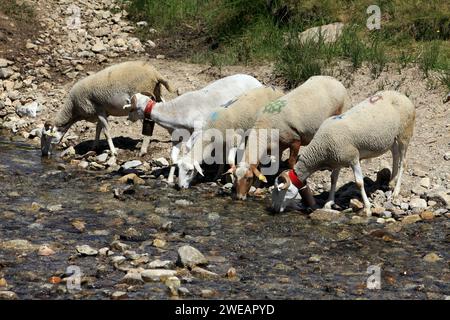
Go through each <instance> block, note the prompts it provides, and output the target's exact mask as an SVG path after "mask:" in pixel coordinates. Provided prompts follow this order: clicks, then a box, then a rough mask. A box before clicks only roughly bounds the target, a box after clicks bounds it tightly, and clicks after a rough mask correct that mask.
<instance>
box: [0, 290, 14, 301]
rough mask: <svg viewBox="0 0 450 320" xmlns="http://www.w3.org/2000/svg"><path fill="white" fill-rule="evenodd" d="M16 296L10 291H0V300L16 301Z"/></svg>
mask: <svg viewBox="0 0 450 320" xmlns="http://www.w3.org/2000/svg"><path fill="white" fill-rule="evenodd" d="M17 299H18V297H17V294H16V293H15V292H12V291H1V290H0V300H17Z"/></svg>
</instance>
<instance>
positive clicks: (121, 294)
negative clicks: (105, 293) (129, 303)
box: [111, 291, 128, 300]
mask: <svg viewBox="0 0 450 320" xmlns="http://www.w3.org/2000/svg"><path fill="white" fill-rule="evenodd" d="M127 298H128V294H127V293H126V292H124V291H116V292H114V293H113V294H112V295H111V299H112V300H123V299H127Z"/></svg>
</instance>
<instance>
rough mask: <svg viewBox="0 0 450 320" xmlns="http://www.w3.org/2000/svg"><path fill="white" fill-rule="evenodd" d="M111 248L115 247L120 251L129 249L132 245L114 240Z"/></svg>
mask: <svg viewBox="0 0 450 320" xmlns="http://www.w3.org/2000/svg"><path fill="white" fill-rule="evenodd" d="M111 248H113V249H114V250H117V251H119V252H124V251H126V250H128V249H129V248H130V246H129V245H127V244H125V243H123V242H120V241H113V242H112V243H111Z"/></svg>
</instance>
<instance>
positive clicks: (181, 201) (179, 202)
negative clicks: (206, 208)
mask: <svg viewBox="0 0 450 320" xmlns="http://www.w3.org/2000/svg"><path fill="white" fill-rule="evenodd" d="M175 204H176V205H177V206H181V207H189V206H192V205H193V204H194V203H193V202H192V201H189V200H185V199H178V200H176V201H175Z"/></svg>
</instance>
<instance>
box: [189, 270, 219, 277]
mask: <svg viewBox="0 0 450 320" xmlns="http://www.w3.org/2000/svg"><path fill="white" fill-rule="evenodd" d="M191 272H192V274H194V275H196V276H198V277H200V278H204V279H209V278H219V277H220V276H219V275H218V274H217V273H214V272H211V271H209V270H206V269H203V268H200V267H193V268H192V269H191Z"/></svg>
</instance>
